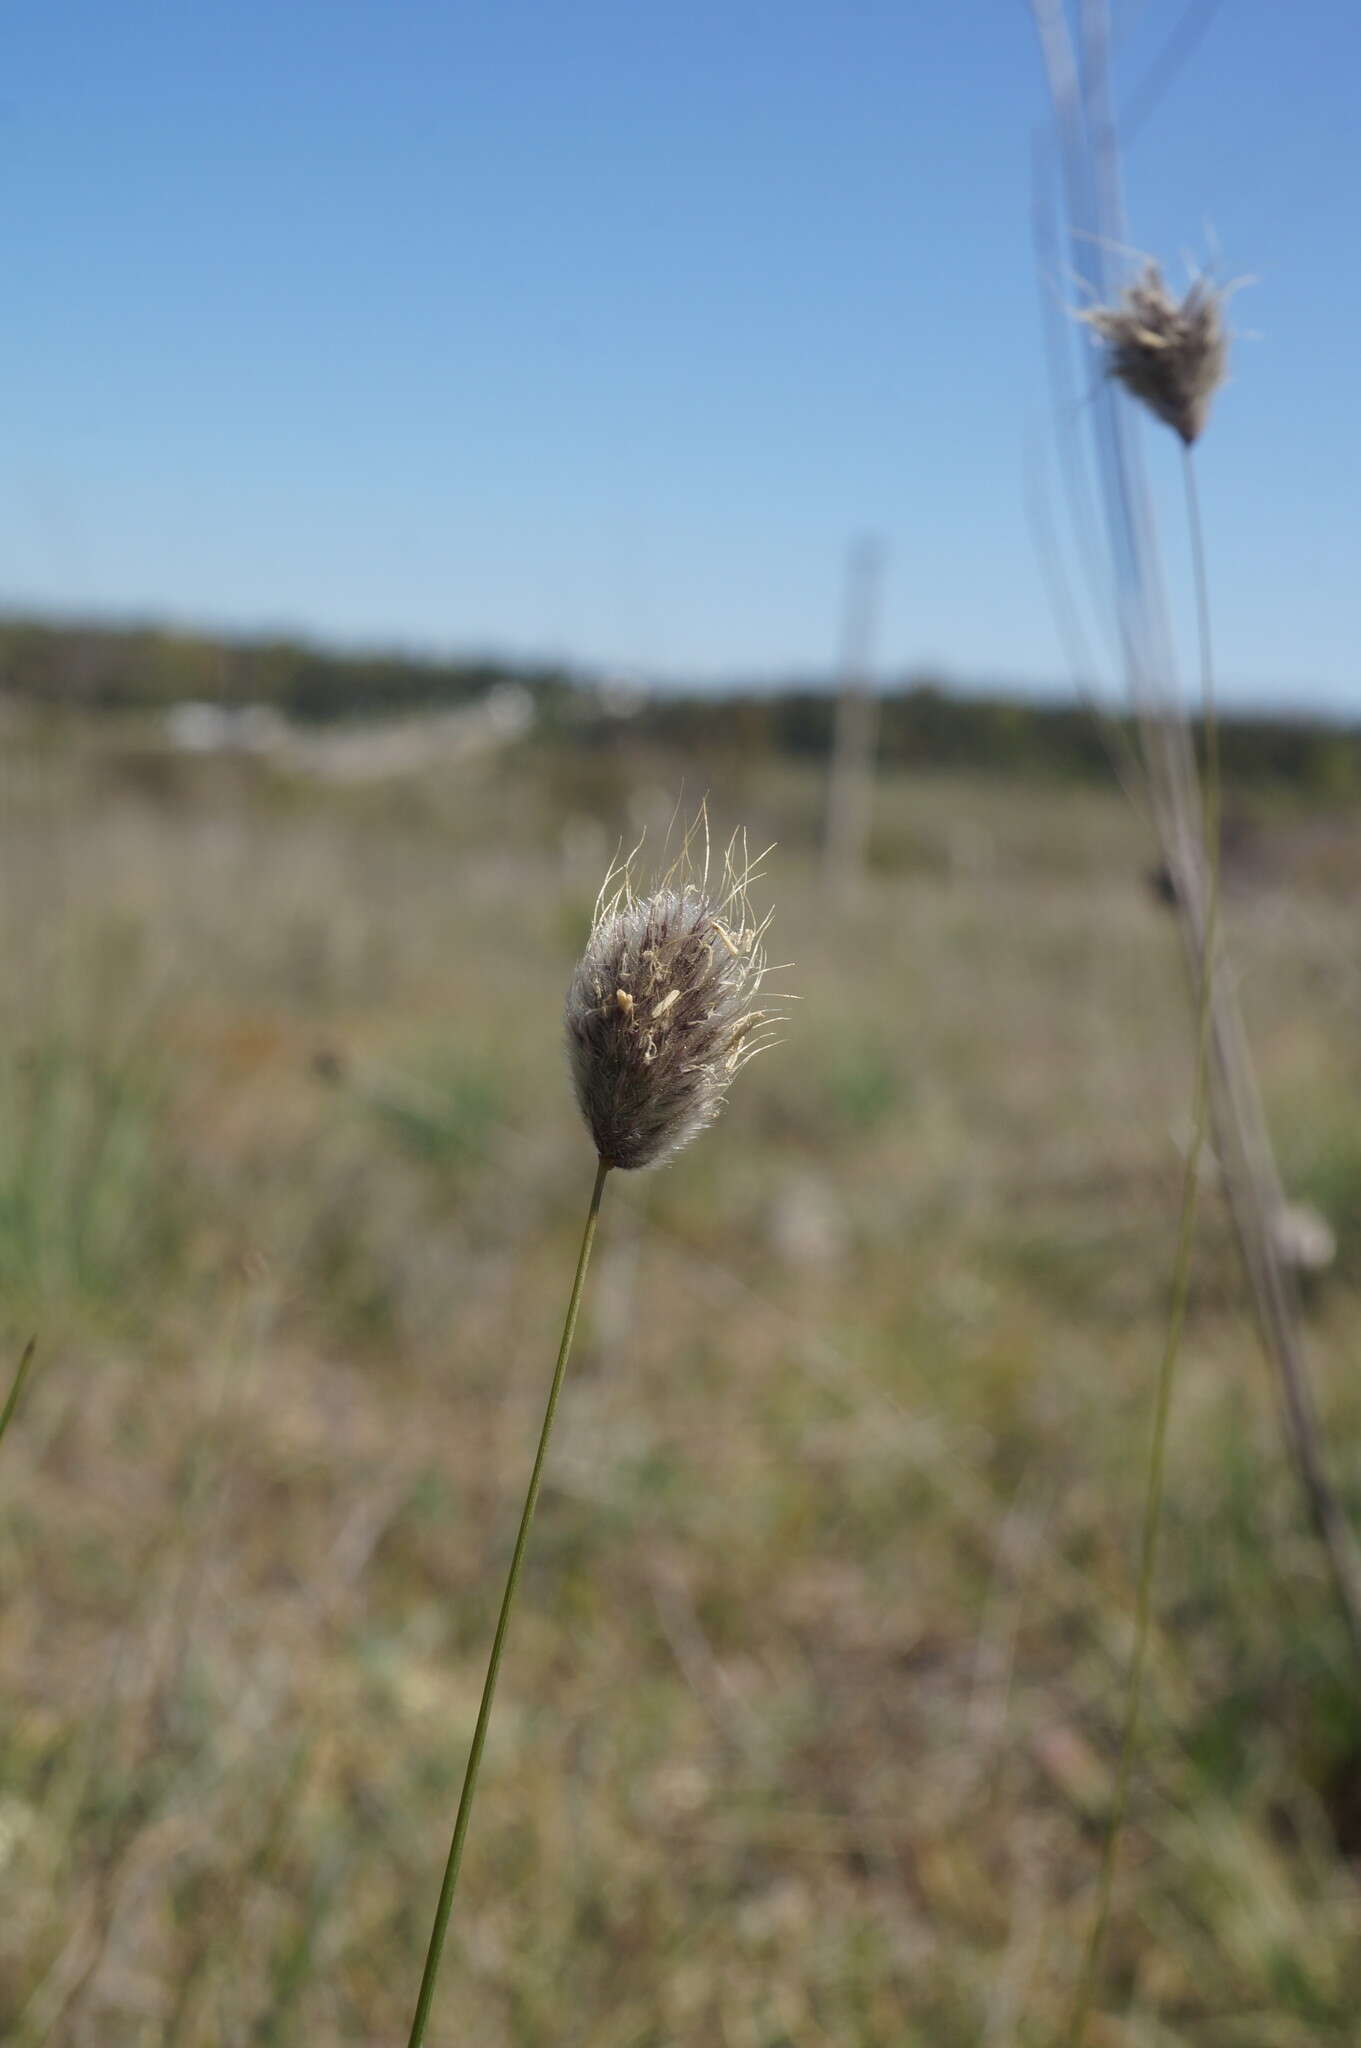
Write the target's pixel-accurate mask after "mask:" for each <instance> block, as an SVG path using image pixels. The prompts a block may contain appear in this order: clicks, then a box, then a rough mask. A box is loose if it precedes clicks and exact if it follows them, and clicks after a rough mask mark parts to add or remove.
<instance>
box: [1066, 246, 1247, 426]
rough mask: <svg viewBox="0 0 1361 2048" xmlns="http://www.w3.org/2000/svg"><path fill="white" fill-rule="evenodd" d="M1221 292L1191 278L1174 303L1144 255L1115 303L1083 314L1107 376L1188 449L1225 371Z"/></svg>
mask: <svg viewBox="0 0 1361 2048" xmlns="http://www.w3.org/2000/svg"><path fill="white" fill-rule="evenodd" d="M1225 296H1226V294H1225V293H1224V292H1223V291H1221V290H1219V289H1218V287H1216V286H1215V285H1212V284H1211V283H1210V281H1209V279H1208V278H1205V277H1197V278H1196V279H1195V280H1194V281H1193V283H1192V285H1191V287H1190V289H1189V291H1188V292H1187V293H1186V296H1185V298H1183V299H1182V300H1181V301H1180V303H1178V301H1177V300H1176V299H1175V298H1173V296H1172V294H1171V293H1170V292H1169V291H1168V289H1167V286H1166V284H1165V283H1164V282H1163V274H1162V271H1161V269H1160V268H1159V266H1158V265H1157V264H1156V263H1155V262H1153V261H1152V260H1151V259H1150V260H1149V261H1148V262H1147V263H1146V264H1145V265H1144V268H1143V270H1142V271H1141V272H1140V274H1139V276H1138V277H1137V278H1136V279H1135V281H1134V283H1133V284H1131V285H1127V286H1126V288H1125V290H1124V291H1123V292H1122V294H1121V296H1120V301H1119V303H1118V305H1114V306H1093V307H1092V308H1091V309H1090V310H1089V311H1088V312H1086V313H1084V315H1083V318H1084V319H1085V320H1086V322H1087V324H1088V325H1089V326H1090V327H1092V328H1094V329H1095V331H1096V333H1097V334H1098V335H1100V337H1101V339H1102V341H1103V342H1104V343H1105V345H1106V361H1107V368H1108V370H1109V373H1110V375H1111V376H1112V377H1114V378H1116V379H1117V380H1118V381H1119V382H1120V383H1121V384H1123V385H1124V387H1125V389H1126V391H1128V392H1129V394H1130V396H1131V397H1132V398H1137V399H1138V400H1139V402H1140V404H1141V405H1146V406H1147V407H1148V409H1149V411H1150V412H1151V413H1153V414H1155V415H1156V417H1157V418H1158V419H1160V420H1162V421H1163V422H1164V424H1165V425H1167V426H1169V427H1171V428H1172V429H1173V431H1174V432H1175V433H1177V434H1179V435H1180V436H1181V438H1182V440H1183V442H1184V443H1185V445H1186V446H1187V447H1188V448H1190V447H1192V446H1193V445H1194V443H1195V442H1196V441H1198V440H1199V439H1200V436H1201V435H1202V433H1203V432H1204V431H1205V425H1206V422H1207V420H1208V419H1209V416H1210V404H1211V401H1212V399H1213V398H1214V395H1215V393H1216V391H1218V389H1219V387H1220V385H1221V384H1222V383H1223V382H1224V379H1225V377H1226V376H1227V374H1228V363H1229V344H1228V336H1227V333H1226V331H1225V327H1224V300H1225Z"/></svg>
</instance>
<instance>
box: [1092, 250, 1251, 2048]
mask: <svg viewBox="0 0 1361 2048" xmlns="http://www.w3.org/2000/svg"><path fill="white" fill-rule="evenodd" d="M1221 303H1222V296H1221V294H1220V293H1218V292H1216V291H1214V290H1212V289H1211V288H1210V287H1209V286H1208V285H1207V284H1206V283H1205V281H1204V280H1203V279H1199V280H1197V282H1196V283H1195V284H1194V285H1193V286H1192V287H1191V290H1190V292H1188V294H1187V296H1186V298H1185V300H1184V301H1183V302H1182V305H1181V307H1177V306H1176V305H1175V304H1174V302H1173V301H1172V300H1171V299H1170V298H1169V297H1168V296H1167V294H1166V292H1165V290H1164V289H1163V285H1162V276H1161V272H1160V271H1159V269H1158V266H1157V264H1156V263H1149V264H1148V265H1147V267H1146V268H1145V270H1144V273H1143V276H1142V277H1141V278H1140V279H1139V281H1138V283H1137V284H1135V285H1133V286H1131V287H1130V289H1129V290H1128V291H1127V292H1126V293H1125V295H1124V298H1123V300H1122V302H1121V305H1120V306H1118V307H1101V308H1098V309H1096V310H1095V311H1094V312H1092V313H1089V314H1088V316H1087V318H1088V320H1089V321H1090V323H1091V325H1092V326H1093V327H1094V328H1095V329H1096V331H1097V332H1098V334H1100V335H1101V336H1102V337H1103V339H1104V340H1105V343H1106V347H1107V351H1108V367H1109V370H1110V374H1111V375H1112V376H1113V377H1116V378H1118V379H1119V381H1120V382H1121V383H1122V384H1124V385H1125V387H1126V389H1127V390H1128V391H1129V392H1130V394H1131V396H1132V397H1134V398H1137V399H1139V400H1140V401H1141V402H1142V403H1143V404H1145V405H1146V406H1147V407H1148V408H1149V410H1150V411H1151V412H1152V413H1153V414H1154V416H1155V417H1156V418H1157V419H1160V420H1161V421H1163V423H1164V424H1165V425H1167V426H1170V427H1171V428H1172V429H1173V431H1174V432H1175V433H1176V434H1177V435H1179V437H1180V439H1181V443H1182V475H1183V481H1184V486H1185V492H1186V510H1187V526H1188V534H1189V540H1190V548H1191V564H1192V570H1193V576H1194V581H1195V591H1196V625H1197V635H1198V639H1199V645H1200V688H1201V710H1202V715H1203V719H1204V727H1205V788H1204V808H1203V812H1202V818H1201V826H1202V833H1203V843H1204V857H1205V865H1206V873H1207V885H1206V910H1205V936H1204V944H1203V947H1202V949H1201V957H1200V962H1199V969H1200V972H1199V986H1198V990H1197V1003H1196V1065H1195V1084H1194V1095H1193V1100H1192V1110H1191V1142H1190V1145H1189V1146H1188V1148H1187V1154H1186V1163H1185V1167H1184V1169H1183V1173H1182V1191H1181V1214H1180V1218H1179V1222H1178V1227H1177V1251H1176V1258H1175V1262H1174V1266H1173V1273H1172V1288H1171V1296H1170V1300H1169V1303H1168V1315H1167V1328H1166V1334H1165V1338H1164V1342H1163V1350H1162V1356H1161V1358H1160V1360H1159V1364H1158V1380H1157V1387H1156V1391H1155V1395H1154V1403H1153V1428H1152V1433H1151V1436H1150V1439H1149V1451H1148V1469H1147V1474H1146V1478H1145V1491H1144V1514H1143V1525H1142V1530H1141V1534H1140V1555H1139V1580H1138V1591H1137V1595H1136V1602H1135V1621H1134V1648H1133V1651H1132V1654H1131V1657H1130V1670H1129V1681H1128V1684H1127V1687H1126V1693H1125V1712H1124V1725H1123V1728H1122V1731H1121V1739H1120V1758H1119V1763H1118V1764H1117V1767H1116V1779H1115V1796H1114V1798H1113V1799H1112V1802H1111V1811H1110V1817H1109V1820H1108V1822H1107V1825H1106V1839H1105V1844H1104V1847H1103V1850H1102V1856H1101V1872H1100V1876H1099V1879H1098V1881H1097V1901H1096V1910H1095V1912H1094V1914H1093V1916H1092V1925H1091V1931H1090V1933H1089V1935H1088V1938H1087V1947H1086V1952H1085V1955H1084V1957H1083V1966H1082V1973H1081V1976H1080V1978H1079V1980H1078V1989H1077V1996H1076V1998H1075V2000H1074V2003H1073V2011H1072V2016H1071V2019H1070V2022H1069V2028H1068V2035H1067V2043H1068V2048H1083V2043H1084V2041H1085V2039H1086V2034H1087V2022H1088V2020H1089V2018H1090V2015H1091V2009H1092V2003H1093V2000H1094V1998H1095V1996H1096V1986H1097V1981H1098V1978H1099V1976H1100V1971H1101V1958H1102V1952H1103V1950H1104V1947H1105V1941H1106V1929H1107V1927H1108V1925H1109V1922H1110V1913H1111V1901H1112V1897H1113V1895H1114V1889H1115V1865H1116V1857H1117V1854H1118V1851H1119V1846H1120V1838H1121V1835H1122V1834H1123V1832H1124V1825H1125V1816H1126V1814H1127V1812H1128V1809H1129V1787H1130V1779H1131V1776H1132V1774H1133V1769H1134V1751H1135V1745H1136V1742H1137V1740H1138V1733H1139V1713H1140V1707H1141V1705H1142V1701H1143V1684H1144V1669H1145V1666H1146V1664H1147V1661H1148V1642H1149V1634H1150V1630H1151V1626H1152V1616H1153V1579H1154V1569H1155V1566H1156V1563H1157V1554H1158V1535H1159V1531H1160V1528H1161V1525H1162V1509H1163V1496H1164V1491H1165V1482H1166V1468H1167V1437H1168V1425H1169V1422H1170V1420H1171V1414H1172V1393H1173V1388H1174V1385H1175V1382H1176V1370H1177V1361H1178V1358H1179V1356H1180V1353H1181V1338H1182V1330H1183V1327H1184V1324H1185V1321H1186V1307H1187V1302H1188V1300H1189V1298H1190V1290H1191V1260H1192V1253H1193V1251H1194V1247H1195V1234H1196V1214H1197V1209H1198V1207H1199V1201H1200V1183H1201V1166H1202V1162H1203V1158H1204V1152H1205V1145H1206V1140H1207V1138H1208V1136H1209V1126H1210V1050H1211V1044H1210V1041H1211V1023H1212V1017H1213V1002H1214V961H1215V949H1216V946H1217V944H1218V940H1219V894H1220V839H1221V830H1220V809H1221V794H1220V766H1219V725H1218V720H1217V717H1216V713H1215V694H1214V661H1213V656H1212V653H1211V642H1210V600H1209V586H1208V582H1207V578H1206V573H1205V538H1204V530H1203V527H1202V525H1201V518H1200V502H1199V497H1198V494H1197V491H1196V484H1195V469H1194V465H1193V457H1192V449H1193V446H1194V443H1195V441H1196V439H1197V437H1198V436H1199V434H1200V432H1201V429H1202V428H1203V426H1204V424H1205V421H1206V418H1207V417H1208V413H1209V406H1210V400H1211V399H1212V398H1213V396H1214V393H1215V391H1216V389H1217V388H1218V386H1219V384H1220V383H1221V382H1222V381H1223V378H1224V375H1225V370H1226V365H1227V351H1226V345H1225V341H1224V329H1223V319H1222V313H1221Z"/></svg>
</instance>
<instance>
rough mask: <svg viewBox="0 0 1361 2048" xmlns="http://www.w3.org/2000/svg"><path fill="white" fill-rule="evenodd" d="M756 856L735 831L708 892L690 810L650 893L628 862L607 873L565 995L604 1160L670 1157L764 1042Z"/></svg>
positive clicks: (575, 1064) (580, 1091)
mask: <svg viewBox="0 0 1361 2048" xmlns="http://www.w3.org/2000/svg"><path fill="white" fill-rule="evenodd" d="M701 836H702V839H703V848H704V857H703V862H702V865H701V866H700V867H699V868H698V869H697V868H696V866H695V863H694V861H693V859H692V857H691V850H692V846H693V844H694V843H695V841H696V840H697V839H698V838H700V837H701ZM762 858H763V856H762ZM759 866H760V860H759V859H758V860H756V861H751V860H749V859H748V858H747V853H746V845H745V841H744V840H743V839H741V838H740V837H739V838H735V839H734V840H733V841H732V843H731V844H730V845H729V847H728V850H727V853H726V854H725V856H724V860H723V874H722V878H721V881H720V882H719V884H718V886H717V887H716V888H715V889H714V890H713V891H712V892H711V891H710V888H709V850H708V833H707V820H706V819H705V818H704V814H703V813H702V812H701V814H700V817H699V818H698V819H696V821H695V824H694V825H693V826H692V827H691V828H690V830H689V831H688V832H687V834H686V840H685V845H684V847H683V848H682V850H681V854H680V857H679V858H678V860H677V861H676V862H675V864H674V866H673V867H672V868H671V870H670V871H669V873H668V874H666V875H665V876H664V877H663V878H662V880H661V881H660V882H659V883H658V884H657V885H656V887H655V888H654V890H653V892H652V893H651V894H650V895H648V896H638V895H637V894H636V893H635V891H634V886H633V878H632V874H631V871H630V862H627V861H626V862H625V863H624V865H623V867H622V868H616V869H614V870H612V871H611V873H610V875H609V876H608V877H607V878H606V882H605V886H604V888H603V889H602V890H601V892H600V897H599V900H598V901H597V903H596V912H595V922H594V925H593V928H592V931H591V936H590V939H589V940H588V942H587V946H586V950H585V952H584V953H583V954H582V957H581V960H580V961H579V963H578V965H577V969H576V972H575V974H574V975H573V976H572V981H571V986H570V987H569V989H568V991H567V1008H566V1025H567V1050H568V1057H569V1059H570V1061H571V1068H572V1081H573V1085H574V1086H575V1088H576V1096H577V1101H578V1103H579V1104H580V1106H581V1113H582V1115H583V1116H584V1117H585V1119H586V1124H587V1127H588V1129H589V1130H590V1133H591V1136H592V1138H593V1139H594V1141H595V1148H596V1151H597V1153H598V1155H599V1157H600V1159H601V1161H602V1162H603V1164H604V1165H606V1166H620V1167H624V1168H637V1167H643V1166H656V1165H658V1164H660V1162H661V1161H662V1160H665V1159H670V1158H671V1157H672V1156H673V1154H675V1153H676V1152H678V1151H679V1150H680V1149H681V1147H682V1145H687V1144H688V1143H689V1142H690V1140H691V1138H693V1137H695V1136H697V1134H698V1133H699V1132H700V1131H702V1130H703V1129H704V1128H705V1127H706V1125H708V1124H711V1123H712V1122H713V1120H714V1118H715V1117H716V1116H717V1115H718V1112H719V1110H720V1109H721V1108H722V1106H723V1101H724V1098H725V1096H726V1095H727V1092H728V1089H729V1087H730V1086H731V1084H732V1079H733V1076H734V1074H736V1073H737V1071H738V1069H739V1068H741V1067H743V1066H745V1064H746V1062H747V1061H748V1060H749V1059H752V1058H753V1057H754V1056H755V1054H756V1053H758V1052H759V1051H761V1050H762V1049H763V1047H765V1046H766V1045H768V1044H769V1043H770V1042H771V1038H770V1026H771V1025H772V1024H773V1023H774V1022H775V1021H776V1020H775V1018H774V1017H773V1016H772V1014H771V1013H770V1012H769V1011H767V1010H763V1009H761V1008H759V1007H758V1005H757V993H758V991H759V989H760V986H761V981H762V978H763V976H764V974H765V972H766V956H765V949H764V944H763V941H764V938H765V933H766V930H767V927H768V925H769V922H770V919H769V917H768V916H767V917H766V918H765V919H763V920H760V921H758V920H757V919H756V918H755V917H754V916H753V914H752V910H751V906H750V903H749V901H748V894H747V891H748V887H749V884H750V883H751V882H752V881H753V880H754V879H756V876H757V872H758V870H759Z"/></svg>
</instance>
